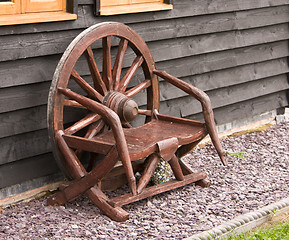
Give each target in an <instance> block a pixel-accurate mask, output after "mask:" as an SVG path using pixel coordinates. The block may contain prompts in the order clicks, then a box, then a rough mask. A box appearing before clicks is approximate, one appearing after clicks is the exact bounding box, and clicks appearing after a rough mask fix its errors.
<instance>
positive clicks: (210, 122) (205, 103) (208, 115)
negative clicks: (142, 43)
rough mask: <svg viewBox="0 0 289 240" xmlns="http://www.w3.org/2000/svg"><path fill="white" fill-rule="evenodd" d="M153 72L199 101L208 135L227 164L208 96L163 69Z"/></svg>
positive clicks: (223, 161)
mask: <svg viewBox="0 0 289 240" xmlns="http://www.w3.org/2000/svg"><path fill="white" fill-rule="evenodd" d="M153 73H154V74H156V75H158V76H159V77H161V78H163V79H164V80H166V81H167V82H169V83H171V84H173V85H174V86H176V87H178V88H180V89H182V90H183V91H184V92H186V93H188V94H189V95H191V96H193V97H194V98H196V99H197V100H198V101H200V103H201V105H202V109H203V114H204V119H205V123H206V126H207V130H208V132H209V135H210V137H211V139H212V142H213V144H214V146H215V148H216V150H217V152H218V155H219V157H220V159H221V161H222V163H223V164H224V165H227V161H226V159H225V156H226V154H225V152H224V150H223V148H222V146H221V143H220V140H219V137H218V133H217V129H216V125H215V121H214V114H213V110H212V105H211V101H210V98H209V96H208V95H207V94H206V93H205V92H203V91H202V90H200V89H198V88H196V87H194V86H192V85H191V84H189V83H186V82H184V81H182V80H181V79H178V78H176V77H174V76H172V75H170V74H168V73H166V72H165V71H158V70H154V71H153Z"/></svg>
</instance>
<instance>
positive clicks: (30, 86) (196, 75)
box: [0, 0, 289, 188]
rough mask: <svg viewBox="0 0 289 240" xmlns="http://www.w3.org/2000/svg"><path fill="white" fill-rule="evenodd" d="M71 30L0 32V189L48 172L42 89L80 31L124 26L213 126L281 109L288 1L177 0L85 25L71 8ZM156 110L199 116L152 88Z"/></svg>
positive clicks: (48, 26) (88, 16) (87, 10)
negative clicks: (157, 96) (210, 112)
mask: <svg viewBox="0 0 289 240" xmlns="http://www.w3.org/2000/svg"><path fill="white" fill-rule="evenodd" d="M78 4H79V5H78V19H77V20H76V21H71V22H58V23H41V24H27V25H18V26H5V27H0V149H1V150H0V188H4V187H7V186H11V185H14V184H18V183H21V182H23V181H27V180H30V179H35V178H39V177H43V176H47V175H51V174H53V173H55V172H57V171H58V168H57V166H56V164H55V162H54V159H53V156H52V154H51V152H50V145H49V142H48V138H47V130H46V103H47V95H48V90H49V86H50V81H51V79H52V76H53V72H54V69H55V66H56V64H57V62H58V61H59V59H60V57H61V54H62V53H63V52H64V51H65V49H66V47H67V46H68V44H69V43H70V42H71V41H72V39H73V38H74V37H75V36H76V35H77V34H78V33H80V32H81V31H82V30H83V29H85V28H86V27H89V26H91V25H92V24H95V23H98V22H103V21H118V22H123V23H126V24H128V25H129V26H130V27H132V28H133V29H134V30H135V31H136V32H138V33H139V34H140V35H141V36H142V37H143V38H144V40H145V41H146V42H147V43H148V45H149V48H150V49H151V51H152V54H153V56H154V58H155V61H156V65H157V68H158V69H163V70H166V71H167V72H169V73H172V74H173V75H175V76H176V77H179V78H181V79H183V80H185V81H187V82H190V83H192V84H194V85H195V86H197V87H199V88H201V89H203V90H205V91H206V92H207V93H208V94H209V96H210V97H211V100H212V102H213V107H214V111H215V117H216V122H217V124H223V123H228V122H232V121H234V120H236V119H241V118H243V119H246V118H251V117H253V116H256V115H259V114H262V113H264V112H267V111H271V110H274V109H277V108H279V107H284V106H287V105H288V98H287V94H288V88H289V84H288V78H287V74H288V59H287V58H288V39H289V30H288V29H289V28H288V22H289V0H274V1H272V0H215V1H211V0H182V1H178V0H176V1H174V10H172V11H164V12H152V13H139V14H128V15H119V16H112V17H95V16H94V15H93V9H94V5H93V4H94V1H92V0H79V1H78ZM161 85H162V86H161V87H162V89H163V91H162V94H161V100H162V103H161V112H163V113H168V112H169V113H171V114H174V115H178V116H182V117H194V116H197V117H198V115H199V113H200V106H199V105H198V104H195V101H192V99H191V98H190V97H187V96H186V95H185V94H183V92H180V91H176V89H175V88H173V87H171V86H169V85H166V84H164V83H161Z"/></svg>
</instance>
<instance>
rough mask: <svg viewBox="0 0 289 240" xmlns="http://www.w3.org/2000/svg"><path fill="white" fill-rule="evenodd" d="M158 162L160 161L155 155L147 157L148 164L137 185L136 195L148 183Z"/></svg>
mask: <svg viewBox="0 0 289 240" xmlns="http://www.w3.org/2000/svg"><path fill="white" fill-rule="evenodd" d="M159 161H160V158H159V156H158V155H157V154H155V153H154V154H152V155H150V156H149V158H148V163H147V165H146V167H145V169H144V171H143V175H142V176H141V178H140V180H139V182H138V185H137V193H138V194H140V193H141V192H142V191H143V190H144V189H145V187H146V186H147V184H148V183H149V181H150V179H151V177H152V175H153V173H154V171H155V169H156V166H157V164H158V162H159Z"/></svg>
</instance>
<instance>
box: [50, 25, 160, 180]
mask: <svg viewBox="0 0 289 240" xmlns="http://www.w3.org/2000/svg"><path fill="white" fill-rule="evenodd" d="M99 45H101V47H102V54H99V51H100V50H99V48H98V47H99ZM94 51H96V53H97V56H98V57H95V56H96V55H95V53H94ZM100 55H101V56H100ZM99 56H100V61H101V63H99V62H98V61H97V60H99ZM127 56H129V57H131V56H133V60H132V63H131V64H128V63H127V62H129V61H126V57H127ZM113 57H114V58H113ZM84 62H85V63H86V68H87V69H88V73H89V74H88V77H87V79H86V78H85V77H82V74H81V73H80V72H81V67H79V66H81V65H83V63H84ZM101 64H102V65H103V66H102V72H101V73H100V70H99V66H100V65H101ZM78 65H79V66H78ZM127 65H128V66H127ZM78 67H79V69H77V68H78ZM140 69H141V70H142V71H141V74H139V73H138V71H140ZM153 69H154V61H153V58H152V56H151V54H150V52H149V49H148V47H147V45H146V44H145V42H144V41H143V40H142V39H141V38H140V37H139V36H138V35H137V34H136V33H135V32H134V31H133V30H132V29H130V28H129V27H127V26H125V25H123V24H119V23H101V24H97V25H94V26H92V27H90V28H88V29H86V30H85V31H83V32H82V33H81V34H79V35H78V36H77V37H76V38H75V39H74V40H73V41H72V42H71V44H70V45H69V46H68V48H67V49H66V51H65V52H64V54H63V56H62V58H61V60H60V62H59V64H58V66H57V68H56V71H55V74H54V77H53V81H52V84H51V88H50V92H49V99H48V129H49V137H50V140H51V144H52V150H53V153H54V156H55V159H56V161H57V163H58V165H59V167H60V168H61V170H62V171H63V172H64V173H65V174H66V175H67V176H68V177H70V176H71V174H70V173H69V172H68V170H67V168H66V167H65V160H64V159H63V157H62V154H61V153H60V152H59V150H58V148H57V145H56V142H55V133H56V132H57V131H59V130H63V131H64V132H65V133H66V134H80V135H81V136H82V137H86V138H92V137H94V136H96V135H97V134H99V133H101V132H103V131H106V130H107V129H108V126H107V125H106V123H105V122H104V121H103V120H102V118H101V117H100V116H99V115H97V114H95V113H92V112H89V111H88V110H86V109H85V108H83V106H80V104H78V103H76V102H74V101H71V100H69V99H66V98H65V97H64V95H62V94H61V93H59V92H58V91H57V88H58V87H62V88H67V87H70V85H71V87H72V88H75V89H77V90H76V91H78V90H79V91H80V93H81V94H82V95H85V96H87V97H89V98H91V99H93V100H95V101H97V102H101V103H103V104H105V105H107V106H109V107H110V108H112V109H113V110H114V111H116V112H117V113H118V114H119V115H122V114H120V112H122V113H123V112H124V109H134V110H131V111H134V114H135V108H136V106H135V104H134V103H133V102H132V100H131V99H132V98H134V97H135V96H136V95H141V94H142V95H143V92H144V91H146V98H147V99H146V104H145V105H146V109H147V110H149V111H153V110H154V109H157V110H158V107H159V100H158V98H159V95H158V94H159V92H158V81H157V78H156V76H155V75H154V74H152V70H153ZM136 75H137V76H142V79H141V80H138V79H137V80H138V81H136V83H134V77H136ZM138 78H139V79H140V77H138ZM131 83H134V84H131ZM107 99H109V104H108V103H107ZM104 101H106V102H104ZM128 102H129V103H128ZM127 105H128V106H127ZM124 106H126V107H124ZM72 109H73V110H72ZM119 109H120V110H119ZM66 111H67V112H69V114H67V115H68V116H66ZM73 111H75V112H77V114H75V116H74V115H73V114H72V117H71V116H70V115H71V112H73ZM119 111H120V112H119ZM129 111H130V110H127V111H126V112H125V113H123V114H126V116H131V114H130V112H129ZM127 112H128V114H127ZM134 117H135V116H133V118H134ZM120 118H121V119H122V120H123V122H124V125H126V126H130V124H129V123H128V122H127V121H125V120H129V121H130V120H131V118H130V117H123V116H120ZM149 120H150V119H148V118H147V119H146V121H149ZM76 153H77V154H79V155H80V151H78V150H76Z"/></svg>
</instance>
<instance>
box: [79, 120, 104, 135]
mask: <svg viewBox="0 0 289 240" xmlns="http://www.w3.org/2000/svg"><path fill="white" fill-rule="evenodd" d="M104 125H105V123H104V121H103V120H100V121H98V122H95V123H93V124H91V125H90V126H89V129H88V131H87V133H86V134H85V136H84V137H85V138H88V139H91V138H93V137H94V136H96V134H98V133H99V132H100V131H101V130H102V129H103V127H104Z"/></svg>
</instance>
